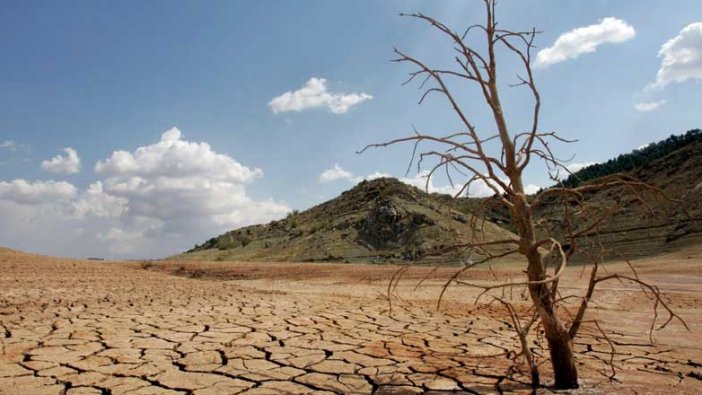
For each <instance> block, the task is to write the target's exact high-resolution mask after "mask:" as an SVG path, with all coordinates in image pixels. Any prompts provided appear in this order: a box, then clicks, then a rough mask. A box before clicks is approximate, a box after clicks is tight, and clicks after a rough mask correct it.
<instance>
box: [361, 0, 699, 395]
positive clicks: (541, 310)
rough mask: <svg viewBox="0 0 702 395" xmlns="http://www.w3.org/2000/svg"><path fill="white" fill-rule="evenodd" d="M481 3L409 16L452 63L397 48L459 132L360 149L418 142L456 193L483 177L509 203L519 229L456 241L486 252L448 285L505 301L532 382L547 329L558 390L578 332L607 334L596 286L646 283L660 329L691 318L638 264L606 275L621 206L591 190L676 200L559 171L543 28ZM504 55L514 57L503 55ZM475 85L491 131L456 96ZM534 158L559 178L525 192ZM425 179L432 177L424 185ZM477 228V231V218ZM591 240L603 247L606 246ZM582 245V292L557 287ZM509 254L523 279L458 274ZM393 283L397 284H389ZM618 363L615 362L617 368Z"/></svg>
mask: <svg viewBox="0 0 702 395" xmlns="http://www.w3.org/2000/svg"><path fill="white" fill-rule="evenodd" d="M484 3H485V4H484V5H485V10H486V15H485V21H484V23H481V24H475V25H472V26H470V27H468V28H467V29H465V30H463V31H455V30H453V29H452V28H450V27H449V26H447V25H445V24H443V23H442V22H440V21H438V20H436V19H434V18H432V17H429V16H426V15H423V14H409V15H406V14H402V15H403V16H405V17H409V18H414V19H417V20H419V21H422V22H425V23H427V24H429V25H430V26H431V27H432V28H434V29H436V30H438V32H440V34H441V35H442V37H444V38H445V39H446V40H448V41H449V42H450V43H451V44H452V45H453V48H454V50H455V55H454V58H453V59H452V61H453V66H452V67H449V68H435V67H433V66H431V65H429V64H428V63H426V62H424V61H422V60H419V59H417V58H415V57H413V56H411V55H408V54H406V53H404V52H402V51H400V50H398V49H395V53H396V55H397V58H396V59H395V60H394V61H395V62H398V63H404V64H409V65H411V66H412V67H413V71H412V72H411V73H410V74H409V79H408V80H407V81H406V82H405V83H410V82H412V81H415V80H417V81H421V82H420V84H421V85H420V89H421V90H422V91H423V94H422V95H421V98H420V100H419V103H420V104H421V103H422V102H423V101H424V100H425V99H426V98H427V97H428V96H430V95H438V96H441V97H442V98H443V100H445V102H446V103H447V105H448V106H449V107H450V109H451V110H452V112H453V113H454V114H455V115H456V116H457V118H458V120H459V121H460V124H461V129H462V130H459V131H455V132H452V133H445V134H444V135H436V134H431V133H422V132H419V131H417V130H416V129H415V130H414V134H412V135H410V136H408V137H405V138H399V139H395V140H392V141H387V142H384V143H380V144H371V145H369V146H367V147H366V148H364V149H363V150H362V151H361V152H363V151H365V150H366V149H368V148H372V147H385V146H388V145H392V144H397V143H403V142H411V143H414V151H413V153H412V158H413V159H414V158H415V157H419V160H418V163H419V165H421V163H422V161H426V162H429V161H431V160H433V162H432V166H431V170H430V171H429V177H431V176H432V175H433V174H434V173H435V172H437V171H439V170H441V171H445V173H446V175H447V176H448V177H449V179H450V180H451V182H452V183H453V182H454V180H457V177H462V178H461V181H460V183H459V184H458V185H460V186H461V188H460V192H458V193H457V194H456V196H459V195H461V194H462V193H464V192H465V191H467V190H469V188H470V187H471V185H474V184H475V183H482V184H484V185H485V186H487V187H488V188H490V189H491V190H492V191H493V192H494V197H493V198H492V199H491V200H490V202H491V204H493V205H495V206H498V207H501V208H503V209H506V210H508V212H509V215H510V217H511V223H512V226H513V227H514V229H515V231H516V234H517V235H518V237H517V238H509V239H504V240H478V239H477V238H474V239H473V240H472V241H471V242H469V243H464V244H461V245H460V246H454V247H455V248H460V249H462V250H465V251H466V252H467V253H472V252H474V251H478V252H480V253H481V255H482V256H484V257H485V258H482V259H479V260H476V261H469V263H466V264H464V266H463V267H462V268H460V269H459V270H458V271H457V272H456V273H455V275H454V276H452V277H451V278H450V279H449V280H448V281H447V282H446V286H448V285H450V284H459V285H465V286H470V287H476V288H479V289H481V293H480V296H479V297H478V299H480V298H481V297H483V300H485V299H488V300H489V303H498V304H500V305H503V306H504V307H505V308H506V310H507V312H508V313H509V317H510V319H511V320H512V322H513V328H514V329H515V331H516V332H517V335H518V337H519V339H520V343H521V351H520V352H518V353H515V364H516V363H517V358H518V357H523V360H524V362H525V363H526V365H527V367H528V369H529V372H530V376H531V380H532V384H533V385H534V386H539V385H541V384H540V376H539V367H538V364H537V363H536V362H535V360H534V356H533V355H532V352H531V351H530V349H529V347H528V346H527V336H529V333H530V331H532V330H534V328H536V327H539V328H541V329H540V330H541V331H543V335H544V337H545V342H546V345H547V347H548V350H549V355H550V362H551V365H552V368H553V372H554V382H555V383H554V386H555V387H556V388H558V389H569V388H576V387H578V371H577V367H576V362H575V351H574V348H573V340H574V339H575V338H576V336H578V334H579V333H580V330H581V329H582V328H583V327H584V326H586V325H589V326H590V327H591V328H593V330H596V331H599V332H600V333H602V334H604V332H603V331H602V328H601V327H600V325H599V323H598V322H596V321H594V320H586V319H585V313H586V311H587V309H588V306H589V304H590V302H591V300H592V298H593V294H594V292H595V290H596V287H597V286H598V285H599V284H601V283H603V282H605V281H612V280H615V281H622V282H631V283H635V284H637V285H638V286H640V287H641V289H642V290H643V292H644V293H645V294H646V295H648V296H649V297H650V298H651V299H652V300H653V305H654V306H653V311H654V318H653V322H652V324H651V331H653V329H655V328H662V327H664V326H666V325H667V324H668V323H670V322H671V321H673V320H678V321H680V322H681V323H682V324H683V325H685V323H684V321H683V320H682V319H681V318H680V317H679V316H677V315H676V314H675V313H674V312H673V311H672V310H671V308H670V307H669V305H668V304H667V303H666V301H665V299H664V298H663V297H662V296H661V294H660V292H659V290H658V288H657V287H656V286H654V285H651V284H649V283H647V282H645V281H643V280H642V279H640V278H639V276H638V275H637V273H636V271H635V270H634V267H633V266H632V265H631V264H630V265H629V267H630V268H631V272H630V273H620V274H601V273H600V271H601V264H600V259H601V255H602V249H603V248H604V246H603V245H602V243H600V242H599V238H598V230H599V229H600V228H601V226H602V225H603V224H605V223H606V222H607V221H608V219H610V218H611V217H612V216H613V215H614V214H615V213H616V212H617V211H618V210H620V209H621V206H620V205H617V204H616V203H613V204H595V203H593V202H589V201H588V200H587V194H589V193H593V192H596V191H598V190H603V189H607V188H615V189H617V190H618V191H619V192H621V193H625V192H626V193H630V194H631V195H632V196H633V197H634V199H637V200H639V201H640V202H641V203H642V206H644V207H648V206H646V205H645V204H644V203H646V202H647V201H648V200H647V198H646V196H645V195H647V196H653V197H654V198H655V199H658V200H666V201H669V202H670V201H673V200H672V199H669V198H668V197H667V196H665V194H664V193H663V191H661V190H660V189H658V188H655V187H653V186H650V185H648V184H646V183H643V182H641V181H639V180H637V179H634V178H632V177H629V176H626V175H623V174H615V175H611V176H607V177H605V178H602V179H599V180H597V181H595V182H590V183H585V184H582V185H579V186H576V187H572V188H570V187H566V186H565V185H563V184H562V183H559V182H558V180H559V179H561V177H560V176H559V174H563V173H565V174H570V172H569V171H568V169H567V168H566V166H565V165H566V163H565V162H564V161H563V160H561V159H559V158H558V157H557V156H556V155H555V154H554V152H553V151H552V145H553V143H554V142H555V141H560V142H568V141H567V140H565V139H562V138H561V137H559V136H558V135H557V134H556V133H555V132H553V131H542V130H541V129H540V125H539V116H540V112H541V97H540V94H539V90H538V89H537V84H536V81H535V79H534V74H533V73H532V60H533V57H532V56H533V50H534V48H535V46H534V40H535V38H536V36H537V35H538V32H537V31H536V30H535V29H531V30H528V31H513V30H507V29H503V28H501V27H499V26H498V23H497V19H496V16H495V3H496V2H495V0H484ZM498 51H504V52H506V54H508V55H511V60H512V61H516V62H517V64H518V67H519V68H520V69H521V72H520V73H519V74H518V75H517V76H516V78H517V80H516V83H514V84H512V85H509V87H513V88H519V87H521V88H525V89H526V90H527V92H528V95H529V96H530V97H531V101H532V104H531V106H532V107H531V110H530V113H531V117H530V121H529V124H528V125H527V127H526V128H524V129H522V130H519V131H515V130H513V129H510V127H509V126H508V123H507V117H506V115H505V112H504V107H503V105H502V102H501V99H500V93H501V89H502V88H501V86H502V85H500V83H499V82H498V81H499V80H498ZM500 59H501V60H505V59H510V58H505V57H502V56H500ZM469 86H470V87H472V88H473V89H474V88H475V87H477V91H478V92H480V93H479V95H481V96H482V98H481V99H482V100H483V101H484V105H485V107H484V108H486V109H487V110H488V111H489V114H491V116H492V117H491V118H492V120H493V121H494V124H493V126H494V129H493V130H494V131H491V132H485V131H483V130H478V128H477V127H476V126H475V123H474V118H473V116H474V115H475V114H470V113H469V111H468V109H467V107H466V106H464V105H462V104H461V102H460V100H459V97H458V93H459V90H460V89H461V88H468V87H469ZM471 110H473V108H471ZM422 144H429V145H430V146H431V147H432V148H430V149H426V150H423V149H421V148H419V147H420V145H422ZM489 144H493V145H496V146H497V147H498V150H493V151H490V150H489V149H488V145H489ZM422 147H424V145H422ZM435 147H439V148H438V149H437V148H435ZM496 151H499V154H497V153H495V152H496ZM491 152H492V153H491ZM537 161H541V162H542V163H545V165H546V168H547V171H548V173H549V176H550V178H551V179H552V180H553V181H554V182H556V186H554V187H551V188H548V189H545V190H542V191H540V192H539V193H538V194H537V195H536V196H528V195H527V193H525V187H524V182H523V174H524V171H525V169H527V167H528V166H529V165H530V164H532V163H533V162H537ZM426 162H425V163H426ZM411 164H412V162H410V165H411ZM428 182H429V180H428V178H427V184H428ZM545 204H551V205H557V207H561V208H562V220H560V221H559V224H558V226H554V225H553V224H551V223H549V222H548V221H540V220H538V219H537V218H535V211H536V210H537V209H539V208H540V207H541V206H542V205H545ZM475 233H476V234H477V233H478V232H477V226H476V232H475ZM495 245H503V246H508V247H509V248H508V249H507V252H505V253H501V254H499V255H496V254H491V253H490V252H489V251H488V249H487V247H490V246H495ZM593 247H599V250H597V248H593ZM576 251H578V252H580V253H581V255H584V256H587V257H589V262H590V266H589V282H588V286H587V288H586V290H585V294H584V295H570V296H563V295H562V294H561V292H560V291H559V288H558V286H559V279H560V277H561V275H562V274H563V273H564V271H565V270H566V268H567V267H568V264H569V262H570V261H571V258H572V257H573V255H574V254H575V253H576ZM504 257H519V259H521V260H523V261H524V263H525V270H524V272H525V278H524V279H523V280H520V281H508V282H502V283H497V284H493V285H481V284H478V283H471V282H469V281H466V280H464V279H462V277H461V275H462V274H463V273H464V272H466V271H467V270H469V269H471V268H473V267H476V266H478V265H481V264H486V263H489V262H491V261H493V260H495V259H497V258H504ZM547 257H551V260H553V257H555V258H556V263H555V264H554V265H552V266H553V269H552V271H551V268H550V267H549V265H548V262H547ZM583 270H584V269H583ZM401 275H402V272H398V273H397V275H396V276H395V277H393V280H391V285H392V282H393V281H398V280H399V278H400V277H401ZM515 286H517V287H524V289H525V290H528V295H529V298H530V300H531V306H532V307H531V309H530V310H529V311H528V313H527V314H528V315H527V316H525V317H520V315H519V314H518V312H517V309H515V307H514V306H513V305H512V304H511V303H510V302H509V301H507V300H506V299H505V298H503V297H501V296H499V293H497V292H493V291H495V290H500V289H505V288H508V287H510V288H511V287H515ZM388 289H389V290H390V289H391V287H389V288H388ZM444 290H445V287H444ZM503 294H504V293H503ZM442 296H443V292H442ZM573 299H576V303H575V304H571V305H570V307H567V306H565V303H564V301H566V300H569V301H570V302H572V301H573ZM476 302H478V301H477V300H476ZM659 311H662V312H663V313H664V315H665V316H666V318H665V319H664V320H663V323H662V324H660V323H657V322H656V320H657V318H658V312H659ZM657 324H658V325H657ZM605 337H606V335H605ZM611 367H612V369H613V366H611ZM613 374H614V373H612V377H613Z"/></svg>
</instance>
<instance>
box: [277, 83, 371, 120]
mask: <svg viewBox="0 0 702 395" xmlns="http://www.w3.org/2000/svg"><path fill="white" fill-rule="evenodd" d="M372 98H373V96H371V95H369V94H367V93H348V94H345V93H331V92H329V91H327V80H325V79H324V78H314V77H313V78H310V79H309V81H307V82H306V83H305V85H304V86H303V87H302V88H300V89H298V90H296V91H288V92H285V93H283V94H282V95H280V96H276V97H274V98H273V99H272V100H271V101H270V102H269V103H268V105H269V106H270V107H271V110H272V111H273V113H275V114H277V113H279V112H288V111H298V112H299V111H303V110H307V109H311V108H321V107H326V108H327V109H329V110H330V111H331V112H332V113H334V114H344V113H346V112H347V111H348V110H349V109H350V108H351V107H353V106H355V105H357V104H360V103H363V102H364V101H366V100H370V99H372Z"/></svg>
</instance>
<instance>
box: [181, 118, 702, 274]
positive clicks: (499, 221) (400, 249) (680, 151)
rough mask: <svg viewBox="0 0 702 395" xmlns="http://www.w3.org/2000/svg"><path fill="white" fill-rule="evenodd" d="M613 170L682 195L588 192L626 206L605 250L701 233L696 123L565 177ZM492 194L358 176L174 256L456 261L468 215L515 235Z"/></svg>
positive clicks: (664, 243)
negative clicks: (328, 195)
mask: <svg viewBox="0 0 702 395" xmlns="http://www.w3.org/2000/svg"><path fill="white" fill-rule="evenodd" d="M617 172H620V173H624V174H628V175H631V176H633V177H636V178H638V179H640V180H642V181H644V182H646V183H648V184H651V185H653V186H656V187H658V188H660V189H661V190H662V191H663V192H664V193H665V194H666V195H667V196H668V197H670V198H672V199H675V200H679V201H681V202H682V203H675V202H672V201H667V200H665V199H656V198H655V196H654V195H647V196H646V197H645V198H644V199H643V200H639V199H637V198H636V197H635V196H633V195H632V194H631V193H630V191H628V190H625V189H624V188H621V187H619V188H609V189H605V190H600V191H598V192H594V193H589V194H586V195H584V199H586V200H587V201H588V202H590V203H591V204H592V205H597V206H600V207H605V206H612V205H614V204H616V205H619V206H621V207H623V209H622V210H620V211H618V212H616V213H615V214H614V216H613V217H612V218H611V219H610V220H609V221H608V222H606V223H604V224H603V225H602V227H601V228H600V232H599V233H600V237H599V241H600V242H601V243H602V244H603V245H604V246H605V247H606V249H607V250H609V254H610V257H617V258H620V257H621V256H622V255H623V256H625V257H629V258H636V257H643V256H650V255H656V254H660V253H665V252H671V251H674V250H678V249H680V248H683V247H688V246H694V245H695V244H698V243H700V242H702V132H700V130H699V129H696V130H691V131H689V132H688V133H687V134H685V135H682V136H671V137H670V138H668V139H666V140H663V141H661V142H658V143H653V144H650V145H648V146H646V147H645V148H642V149H638V150H634V151H632V152H631V153H629V154H624V155H620V156H619V157H617V158H615V159H613V160H610V161H608V162H605V163H603V164H597V165H593V166H590V167H586V168H584V169H582V170H581V171H579V172H577V173H575V175H574V176H571V177H570V178H569V179H568V180H570V181H568V180H566V182H567V183H569V185H573V186H575V185H584V184H587V183H594V182H597V180H598V179H599V178H600V177H604V176H607V175H610V174H614V173H617ZM492 199H493V198H481V199H477V198H459V199H457V200H454V199H452V198H451V197H450V196H447V195H438V194H427V193H425V192H423V191H422V190H420V189H418V188H415V187H411V186H408V185H406V184H403V183H401V182H399V181H398V180H395V179H391V178H382V179H377V180H373V181H363V182H361V183H360V184H358V185H357V186H355V187H354V188H352V189H350V190H348V191H346V192H344V193H342V194H341V195H340V196H339V197H337V198H335V199H332V200H330V201H328V202H325V203H323V204H320V205H318V206H315V207H313V208H311V209H309V210H307V211H304V212H301V213H297V212H295V213H293V214H291V215H290V216H288V217H287V218H285V219H283V220H280V221H273V222H271V223H269V224H266V225H254V226H249V227H245V228H241V229H236V230H233V231H231V232H227V233H225V234H223V235H221V236H218V237H214V238H212V239H210V240H208V241H206V242H204V243H203V244H201V245H199V246H196V247H195V248H193V249H192V250H190V251H187V252H186V253H184V254H181V255H177V256H175V257H172V259H196V260H220V261H278V262H302V261H306V262H314V261H326V262H401V261H417V262H446V263H450V262H458V261H460V260H461V258H463V257H462V256H460V255H459V254H457V253H456V252H455V251H447V247H449V246H451V245H455V244H460V243H466V242H468V241H469V240H471V237H473V236H474V234H473V232H472V230H471V226H470V222H471V221H473V220H476V219H485V220H486V221H485V227H484V233H481V234H480V235H475V236H476V237H478V239H479V240H495V239H498V238H506V237H515V236H514V234H513V233H512V232H513V231H514V228H513V226H512V224H511V223H510V218H509V213H508V212H507V211H506V210H504V209H502V208H495V207H494V206H492V205H491V204H490V203H491V201H492ZM562 210H563V202H562V201H560V200H559V199H556V198H553V199H550V200H549V201H548V202H547V204H545V205H543V206H541V207H540V208H539V209H538V210H536V211H535V213H534V216H535V220H536V221H539V222H541V223H542V224H548V226H549V227H550V228H551V230H552V232H553V234H556V235H558V234H561V235H562V234H564V233H565V232H564V223H563V220H562V217H563V215H562V212H563V211H562ZM589 223H590V222H589V221H588V218H587V216H584V218H583V221H581V222H580V223H579V224H576V231H577V229H578V228H580V229H582V228H584V227H586V226H588V224H589ZM544 236H545V233H544ZM593 236H595V234H594V233H593V232H589V233H587V234H585V235H584V236H583V237H581V240H580V242H579V244H580V245H581V246H585V245H588V244H589V245H592V243H593ZM582 250H584V251H587V249H582ZM582 250H581V251H582ZM492 251H493V252H499V250H496V249H493V250H492ZM581 257H582V255H581ZM576 258H577V257H576Z"/></svg>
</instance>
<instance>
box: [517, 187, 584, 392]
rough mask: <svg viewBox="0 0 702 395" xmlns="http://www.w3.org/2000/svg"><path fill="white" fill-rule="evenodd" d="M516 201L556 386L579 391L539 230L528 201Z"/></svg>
mask: <svg viewBox="0 0 702 395" xmlns="http://www.w3.org/2000/svg"><path fill="white" fill-rule="evenodd" d="M515 181H516V180H515ZM516 184H517V185H516V186H517V188H519V189H522V186H521V179H520V180H519V181H518V182H516ZM521 196H524V195H523V194H522V195H521ZM517 200H518V201H517V202H515V205H514V210H513V213H512V214H513V221H514V223H516V224H518V230H519V236H520V239H521V240H520V241H521V243H522V248H524V249H525V250H526V251H524V253H525V255H526V258H527V261H528V266H527V277H528V279H529V282H530V284H529V295H530V296H531V300H532V302H533V303H534V306H535V307H536V311H537V313H538V314H539V318H541V322H542V324H543V327H544V332H545V336H546V341H547V342H548V349H549V353H550V355H551V366H552V367H553V375H554V378H555V387H556V388H558V389H572V388H578V370H577V368H576V366H575V354H574V352H573V342H572V339H571V337H570V333H569V331H568V328H566V327H565V325H563V322H561V320H560V318H559V317H558V314H557V312H556V310H555V306H554V301H553V295H552V294H551V292H550V288H549V286H548V283H540V282H541V281H543V280H544V279H545V278H546V268H545V266H544V262H543V257H542V255H541V253H540V252H539V250H538V248H536V247H535V246H536V245H537V242H536V231H535V229H534V224H533V221H532V219H531V215H530V213H529V210H528V209H527V203H526V198H524V199H517Z"/></svg>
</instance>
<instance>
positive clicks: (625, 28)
mask: <svg viewBox="0 0 702 395" xmlns="http://www.w3.org/2000/svg"><path fill="white" fill-rule="evenodd" d="M635 35H636V31H635V30H634V28H633V27H632V26H631V25H629V24H627V23H626V22H625V21H623V20H621V19H617V18H612V17H608V18H604V19H602V20H600V23H598V24H596V25H590V26H585V27H579V28H576V29H573V30H571V31H569V32H566V33H563V34H561V35H560V36H559V37H558V38H557V39H556V42H554V43H553V45H552V46H550V47H548V48H544V49H542V50H541V51H539V52H538V53H537V54H536V67H547V66H550V65H552V64H555V63H560V62H563V61H566V60H568V59H575V58H577V57H578V56H580V55H582V54H584V53H590V52H595V51H596V50H597V47H598V46H599V45H601V44H604V43H621V42H624V41H627V40H630V39H632V38H633V37H634V36H635Z"/></svg>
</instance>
